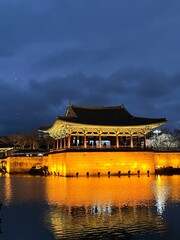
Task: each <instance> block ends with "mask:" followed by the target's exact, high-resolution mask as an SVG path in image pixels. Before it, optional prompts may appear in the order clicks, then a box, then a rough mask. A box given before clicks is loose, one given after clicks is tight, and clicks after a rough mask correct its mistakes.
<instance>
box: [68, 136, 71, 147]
mask: <svg viewBox="0 0 180 240" xmlns="http://www.w3.org/2000/svg"><path fill="white" fill-rule="evenodd" d="M70 147H71V135H70V134H69V135H68V148H70Z"/></svg>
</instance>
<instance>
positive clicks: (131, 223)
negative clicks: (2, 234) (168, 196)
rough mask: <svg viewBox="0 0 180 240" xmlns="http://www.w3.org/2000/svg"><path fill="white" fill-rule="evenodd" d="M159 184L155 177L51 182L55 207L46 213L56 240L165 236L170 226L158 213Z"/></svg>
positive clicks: (49, 190)
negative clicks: (155, 185)
mask: <svg viewBox="0 0 180 240" xmlns="http://www.w3.org/2000/svg"><path fill="white" fill-rule="evenodd" d="M54 181H55V182H56V179H54ZM156 181H157V179H156V177H155V176H152V177H151V178H147V177H141V178H137V177H131V178H127V177H125V178H121V179H119V178H115V177H114V178H110V179H109V178H100V179H98V178H88V179H86V178H78V179H75V178H73V179H62V181H61V180H60V181H59V182H56V184H55V182H54V183H53V180H52V181H51V180H50V179H47V182H46V184H47V185H46V186H47V187H46V190H47V192H46V194H47V200H48V202H49V203H51V208H50V209H49V210H48V211H47V212H46V216H45V219H46V224H47V225H48V226H49V228H50V229H51V230H52V232H53V233H54V237H55V239H70V238H72V237H73V239H81V238H83V239H88V238H90V239H92V237H93V239H108V237H110V236H111V239H120V238H131V237H132V236H133V237H135V236H138V235H145V234H149V233H150V232H151V233H152V232H153V233H156V234H162V233H165V232H166V230H167V227H166V224H165V222H164V221H163V220H162V218H160V217H159V216H158V215H156V213H155V211H154V206H155V205H156V203H155V200H156V195H158V194H159V195H161V190H160V188H158V187H157V188H154V189H153V187H152V185H153V183H154V182H156ZM54 186H56V187H54ZM153 192H154V195H155V198H154V195H153ZM157 201H158V198H157ZM52 203H53V204H52ZM139 226H141V227H140V228H139Z"/></svg>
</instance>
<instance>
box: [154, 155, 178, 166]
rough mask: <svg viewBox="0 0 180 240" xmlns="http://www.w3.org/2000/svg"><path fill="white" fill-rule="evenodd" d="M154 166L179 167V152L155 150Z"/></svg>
mask: <svg viewBox="0 0 180 240" xmlns="http://www.w3.org/2000/svg"><path fill="white" fill-rule="evenodd" d="M154 164H155V167H170V166H171V167H174V168H177V167H178V168H180V152H156V153H154Z"/></svg>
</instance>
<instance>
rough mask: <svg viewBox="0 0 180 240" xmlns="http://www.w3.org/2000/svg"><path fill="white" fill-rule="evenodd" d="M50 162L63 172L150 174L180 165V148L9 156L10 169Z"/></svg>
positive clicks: (53, 169) (52, 168) (50, 168)
mask: <svg viewBox="0 0 180 240" xmlns="http://www.w3.org/2000/svg"><path fill="white" fill-rule="evenodd" d="M37 164H39V165H42V166H48V171H49V172H51V173H52V174H59V175H61V176H67V177H68V176H71V177H72V176H76V175H78V176H87V173H89V176H98V173H100V175H101V176H103V175H108V172H110V175H118V172H119V171H120V172H121V174H128V171H130V173H131V174H137V172H138V170H139V171H140V174H147V171H149V172H150V174H153V173H154V172H155V167H158V166H159V167H164V166H166V167H167V166H172V167H180V152H177V153H174V152H173V153H167V152H162V153H160V152H158V153H157V152H156V153H154V152H146V151H144V152H59V153H52V154H49V156H42V157H9V158H7V166H8V167H7V169H9V171H8V172H10V173H26V172H28V171H29V170H30V169H31V168H32V167H33V166H35V165H37Z"/></svg>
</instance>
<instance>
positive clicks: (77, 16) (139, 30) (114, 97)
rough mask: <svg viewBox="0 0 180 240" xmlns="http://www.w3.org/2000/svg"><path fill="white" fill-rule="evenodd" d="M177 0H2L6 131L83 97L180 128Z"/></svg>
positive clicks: (0, 76)
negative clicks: (123, 108)
mask: <svg viewBox="0 0 180 240" xmlns="http://www.w3.org/2000/svg"><path fill="white" fill-rule="evenodd" d="M179 100H180V1H179V0H173V1H172V0H148V1H145V0H31V1H24V0H13V1H12V0H1V1H0V136H2V135H7V134H13V133H21V132H27V131H33V130H36V129H38V127H40V126H43V125H48V124H51V123H53V122H54V120H55V118H56V116H58V115H64V113H65V110H66V107H67V105H68V103H69V102H71V103H73V104H78V105H91V106H114V105H121V104H124V105H125V107H126V108H127V110H128V111H129V112H130V113H131V114H133V115H135V116H139V117H153V118H155V117H157V118H158V117H160V118H163V117H165V118H167V120H168V124H167V125H166V127H168V128H169V127H173V128H180V117H179V111H180V101H179Z"/></svg>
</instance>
